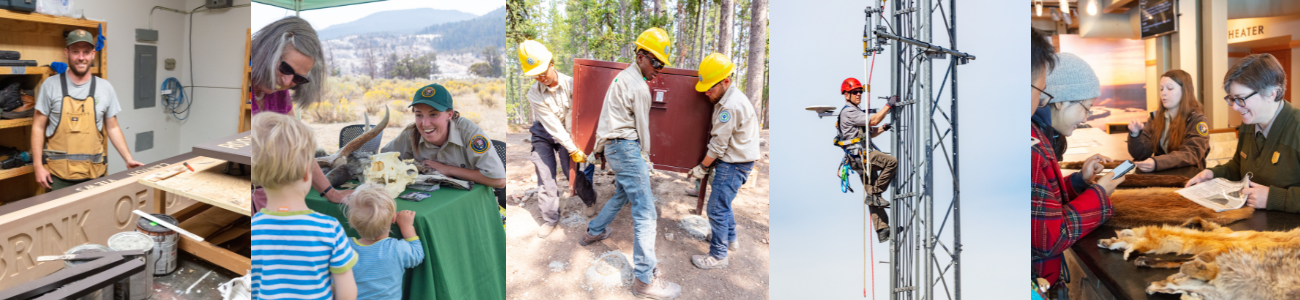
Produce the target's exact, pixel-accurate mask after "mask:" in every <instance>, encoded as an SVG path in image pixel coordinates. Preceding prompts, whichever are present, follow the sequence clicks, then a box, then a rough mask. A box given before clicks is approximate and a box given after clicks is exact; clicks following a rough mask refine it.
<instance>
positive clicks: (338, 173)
mask: <svg viewBox="0 0 1300 300" xmlns="http://www.w3.org/2000/svg"><path fill="white" fill-rule="evenodd" d="M388 114H389V111H388V109H387V108H385V109H384V119H382V120H380V121H379V124H377V125H375V128H370V126H366V127H365V128H368V130H367V131H366V132H365V133H363V134H361V135H360V136H357V137H356V138H354V139H352V141H351V142H348V143H347V145H344V146H343V147H342V148H339V151H338V152H334V154H332V155H329V156H325V157H318V158H316V163H317V164H318V165H320V168H321V170H322V171H325V172H326V173H325V178H327V179H328V180H329V182H330V185H332V186H339V185H341V184H343V183H344V182H347V181H348V180H351V179H353V178H356V176H357V175H360V174H361V173H362V172H359V171H361V170H360V169H362V168H365V167H368V166H369V165H370V164H369V163H368V162H367V161H366V156H369V155H370V154H371V153H368V152H366V151H357V149H360V148H361V146H362V145H365V144H366V142H369V141H370V140H373V139H375V137H378V136H379V133H380V132H381V131H383V130H384V128H387V127H388ZM369 123H370V118H369V117H366V125H369ZM356 179H363V178H356ZM362 181H364V180H362ZM394 195H396V194H394Z"/></svg>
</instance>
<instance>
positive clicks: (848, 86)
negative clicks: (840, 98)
mask: <svg viewBox="0 0 1300 300" xmlns="http://www.w3.org/2000/svg"><path fill="white" fill-rule="evenodd" d="M855 89H856V90H860V89H862V83H861V82H858V79H856V78H853V77H849V78H848V79H845V80H844V83H841V84H840V94H844V93H848V92H849V91H852V90H855Z"/></svg>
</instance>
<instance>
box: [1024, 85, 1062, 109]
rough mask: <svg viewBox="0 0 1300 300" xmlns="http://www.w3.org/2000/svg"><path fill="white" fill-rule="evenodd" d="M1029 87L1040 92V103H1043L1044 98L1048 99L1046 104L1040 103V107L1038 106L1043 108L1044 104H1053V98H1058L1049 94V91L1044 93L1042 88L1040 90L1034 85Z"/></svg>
mask: <svg viewBox="0 0 1300 300" xmlns="http://www.w3.org/2000/svg"><path fill="white" fill-rule="evenodd" d="M1029 87H1031V88H1034V89H1035V90H1038V93H1039V95H1038V100H1039V101H1043V97H1047V101H1045V102H1038V103H1039V105H1038V106H1039V107H1042V106H1043V104H1042V103H1051V102H1052V98H1056V97H1054V96H1052V94H1048V93H1047V91H1044V90H1043V89H1040V88H1038V87H1036V86H1034V85H1032V84H1031V85H1029Z"/></svg>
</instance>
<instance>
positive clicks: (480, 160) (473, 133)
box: [380, 118, 506, 179]
mask: <svg viewBox="0 0 1300 300" xmlns="http://www.w3.org/2000/svg"><path fill="white" fill-rule="evenodd" d="M451 125H452V126H450V128H448V133H447V143H445V144H443V145H442V146H438V145H434V144H433V143H429V142H426V141H424V138H422V137H420V135H418V134H416V130H415V124H411V125H410V126H406V129H403V130H402V133H400V134H398V135H397V138H395V139H393V140H392V141H390V142H388V145H384V148H383V149H382V150H380V152H401V153H402V155H401V159H412V158H416V157H417V155H416V151H418V153H419V155H418V157H419V158H420V159H417V160H416V162H419V161H420V160H425V159H432V160H433V161H436V162H438V163H441V164H444V165H448V166H456V167H460V168H465V169H470V170H478V171H479V172H480V173H483V176H487V178H492V179H500V178H506V167H505V165H504V164H502V163H501V157H500V156H498V155H497V152H496V149H493V146H492V141H491V140H489V139H488V138H487V134H486V133H484V132H483V129H480V128H479V127H478V125H476V124H474V121H470V120H469V119H467V118H454V119H452V120H451ZM417 141H418V142H417ZM416 144H418V146H419V150H415V145H416Z"/></svg>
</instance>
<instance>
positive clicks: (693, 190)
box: [686, 188, 700, 197]
mask: <svg viewBox="0 0 1300 300" xmlns="http://www.w3.org/2000/svg"><path fill="white" fill-rule="evenodd" d="M686 195H687V196H691V197H699V196H700V189H697V188H689V189H686Z"/></svg>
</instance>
